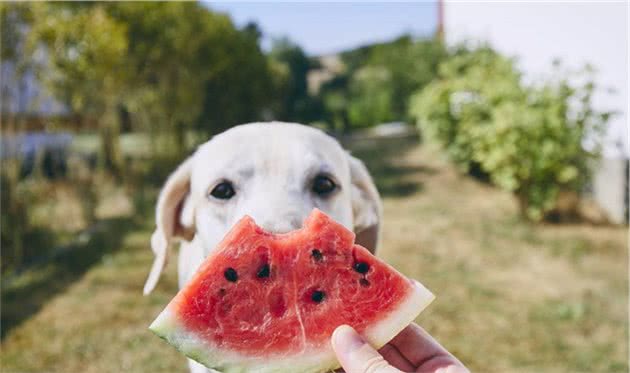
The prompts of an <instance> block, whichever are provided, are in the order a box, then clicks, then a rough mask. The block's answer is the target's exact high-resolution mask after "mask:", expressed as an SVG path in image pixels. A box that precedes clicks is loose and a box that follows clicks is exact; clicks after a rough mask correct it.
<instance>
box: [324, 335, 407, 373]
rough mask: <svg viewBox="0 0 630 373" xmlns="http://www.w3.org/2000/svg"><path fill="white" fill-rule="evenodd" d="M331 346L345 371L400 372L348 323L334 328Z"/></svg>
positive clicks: (369, 372) (361, 372)
mask: <svg viewBox="0 0 630 373" xmlns="http://www.w3.org/2000/svg"><path fill="white" fill-rule="evenodd" d="M332 346H333V350H334V351H335V354H336V355H337V359H339V363H341V366H342V367H343V369H344V370H345V371H346V373H402V372H401V371H400V370H398V369H396V368H394V367H393V366H391V365H389V363H388V362H387V361H385V359H384V358H383V356H381V354H379V353H378V351H376V350H375V349H374V348H373V347H372V346H370V344H369V343H367V342H366V341H365V340H364V339H363V338H361V336H360V335H359V334H358V333H357V332H356V331H354V329H352V328H351V327H349V326H348V325H341V326H340V327H338V328H337V329H335V332H334V333H333V335H332Z"/></svg>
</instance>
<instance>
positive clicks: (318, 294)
mask: <svg viewBox="0 0 630 373" xmlns="http://www.w3.org/2000/svg"><path fill="white" fill-rule="evenodd" d="M324 298H326V293H324V292H323V291H321V290H315V291H313V293H312V294H311V299H312V300H313V302H315V303H320V302H321V301H323V300H324Z"/></svg>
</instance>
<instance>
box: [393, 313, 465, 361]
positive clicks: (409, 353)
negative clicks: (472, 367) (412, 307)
mask: <svg viewBox="0 0 630 373" xmlns="http://www.w3.org/2000/svg"><path fill="white" fill-rule="evenodd" d="M389 343H390V344H391V345H393V346H394V347H396V348H397V349H398V351H399V352H400V354H401V355H402V356H403V357H405V358H406V359H407V360H408V361H409V362H410V363H411V364H412V365H413V366H414V367H416V369H417V372H436V371H438V369H445V370H446V368H448V367H451V368H450V370H447V371H448V372H451V371H452V372H453V373H456V372H462V373H464V372H468V370H467V369H466V368H464V365H463V364H462V363H461V362H460V361H459V360H457V359H456V358H455V357H454V356H453V355H451V354H450V353H449V352H448V351H446V349H445V348H444V347H442V346H441V345H440V344H439V343H438V342H437V341H436V340H435V339H433V337H431V335H429V333H427V332H426V331H425V330H424V329H422V328H421V327H419V326H418V325H416V324H414V323H412V324H410V325H409V326H407V327H406V328H405V329H403V331H402V332H400V333H399V334H398V335H397V336H396V337H394V339H392V340H391V341H390V342H389Z"/></svg>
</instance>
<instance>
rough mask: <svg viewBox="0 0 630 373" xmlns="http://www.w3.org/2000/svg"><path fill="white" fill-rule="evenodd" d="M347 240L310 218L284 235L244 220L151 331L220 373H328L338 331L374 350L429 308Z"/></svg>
mask: <svg viewBox="0 0 630 373" xmlns="http://www.w3.org/2000/svg"><path fill="white" fill-rule="evenodd" d="M354 238H355V236H354V233H352V232H351V231H349V230H347V229H346V228H345V227H343V226H342V225H340V224H338V223H336V222H335V221H333V220H332V219H331V218H329V217H328V216H327V215H326V214H324V213H323V212H321V211H319V210H317V209H315V210H314V211H313V212H312V213H311V215H310V216H309V217H308V218H307V219H306V221H305V222H304V227H303V228H302V229H300V230H297V231H294V232H290V233H286V234H271V233H269V232H266V231H264V230H263V229H262V228H260V227H258V226H257V225H256V224H255V222H254V221H253V220H252V219H251V218H250V217H244V218H243V219H241V220H240V221H239V222H238V223H237V224H236V225H235V226H234V228H232V230H231V231H230V232H229V233H228V234H227V235H226V236H225V238H224V239H223V241H222V242H221V243H219V245H218V246H217V248H216V250H215V251H214V252H213V253H212V254H211V255H210V256H208V258H207V259H206V260H205V262H204V263H203V264H202V265H201V266H200V268H199V269H198V270H197V272H196V274H195V275H194V277H193V278H192V279H191V281H189V283H188V284H187V285H186V286H185V287H184V288H183V289H182V290H180V292H179V293H178V294H177V295H176V296H175V298H173V300H172V301H171V302H170V303H169V304H168V306H167V307H166V309H164V311H162V313H161V314H160V315H159V316H158V317H157V319H156V320H155V321H154V322H153V323H152V324H151V326H150V327H149V328H150V329H151V330H152V331H153V332H155V333H156V334H157V335H159V336H160V337H162V338H164V339H165V340H166V341H167V342H169V343H171V344H172V345H174V346H175V347H176V348H178V349H179V350H180V351H182V352H183V353H184V354H185V355H186V356H188V357H190V358H192V359H194V360H196V361H198V362H200V363H202V364H204V365H205V366H207V367H209V368H213V369H217V370H220V371H223V372H295V373H296V372H326V371H329V370H332V369H335V368H337V367H338V366H339V364H338V362H337V360H336V358H335V355H334V353H333V351H332V347H331V344H330V337H331V335H332V332H333V331H334V330H335V328H336V327H338V326H339V325H342V324H347V325H351V326H352V327H354V328H355V329H356V330H357V331H358V332H359V333H360V334H362V335H363V336H364V337H365V338H366V339H367V340H368V341H369V342H370V343H371V344H372V345H373V346H374V347H376V348H380V347H381V346H383V345H384V344H385V343H387V342H388V341H389V340H391V339H392V338H393V337H394V336H395V335H396V334H398V333H399V332H400V331H401V330H402V329H403V328H404V327H405V326H407V325H408V324H409V323H410V322H412V321H413V320H414V319H415V318H416V316H417V315H418V314H419V313H420V312H421V311H422V310H423V309H424V308H425V307H426V306H427V305H428V304H429V303H431V301H432V300H433V299H434V296H433V294H431V292H430V291H429V290H427V289H426V288H425V287H424V286H422V285H421V284H420V283H418V282H416V281H414V280H410V279H407V278H406V277H404V276H403V275H401V274H400V273H398V272H397V271H396V270H395V269H393V268H392V267H391V266H389V265H388V264H386V263H385V262H383V261H381V260H379V259H378V258H376V257H375V256H373V255H372V254H371V253H370V252H369V251H368V250H367V249H365V248H363V247H361V246H359V245H355V244H354Z"/></svg>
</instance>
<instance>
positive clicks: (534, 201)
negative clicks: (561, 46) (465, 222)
mask: <svg viewBox="0 0 630 373" xmlns="http://www.w3.org/2000/svg"><path fill="white" fill-rule="evenodd" d="M590 75H591V74H590V70H588V69H586V70H584V71H582V72H580V73H579V74H578V76H570V75H569V74H567V73H562V72H561V69H560V66H559V65H555V69H554V74H553V76H554V78H553V79H549V80H548V81H546V82H544V83H542V84H536V85H534V84H531V85H526V84H524V83H523V81H522V79H521V74H520V72H519V71H518V69H517V68H516V67H515V63H514V61H513V60H511V59H508V58H505V57H503V56H501V55H499V54H498V53H496V52H495V51H493V50H492V49H490V48H487V47H483V48H479V49H476V50H473V51H465V50H464V51H460V52H458V53H456V54H455V55H454V56H453V57H452V58H450V59H449V60H447V61H446V62H444V63H443V64H442V65H441V66H440V69H439V75H438V78H437V79H436V80H435V81H434V82H432V83H431V84H429V85H428V86H427V87H426V88H425V89H424V90H422V91H420V92H418V93H416V94H415V95H414V96H413V97H412V99H411V105H410V114H411V115H412V116H413V117H414V118H415V119H416V120H417V123H418V125H419V126H420V127H421V129H422V130H423V131H424V133H426V134H427V136H428V137H429V138H432V139H434V140H436V141H437V142H438V143H439V144H441V145H442V146H443V147H444V148H445V149H446V150H447V152H448V154H449V156H450V157H451V159H452V160H453V161H454V162H455V163H456V164H457V165H458V166H459V167H460V168H461V169H462V170H464V171H470V170H471V168H473V167H475V166H478V167H480V168H481V171H482V172H484V173H487V174H488V176H489V178H490V180H491V181H492V182H493V183H494V184H496V185H497V186H499V187H501V188H503V189H505V190H508V191H511V192H513V193H514V194H515V196H516V197H517V199H518V201H519V204H520V207H521V212H522V213H523V215H524V216H525V217H527V218H529V219H531V220H540V219H542V218H544V217H545V214H547V213H548V212H550V211H551V210H553V209H554V208H555V207H556V203H557V200H558V196H559V195H560V193H562V192H574V193H579V192H580V191H581V190H582V189H583V188H584V186H585V184H586V183H587V182H588V180H589V176H590V170H589V166H590V165H591V164H592V160H593V159H595V158H597V157H598V156H599V153H600V139H601V134H602V132H603V129H604V126H605V124H606V122H607V120H608V117H609V115H610V113H600V112H596V111H595V110H594V109H593V108H592V105H591V97H592V93H593V88H594V85H593V83H592V82H591V81H590V79H589V78H590ZM570 77H574V78H576V79H571V81H586V83H584V84H574V83H570V81H569V78H570ZM584 77H586V78H587V79H578V78H584ZM585 145H588V146H585Z"/></svg>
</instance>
